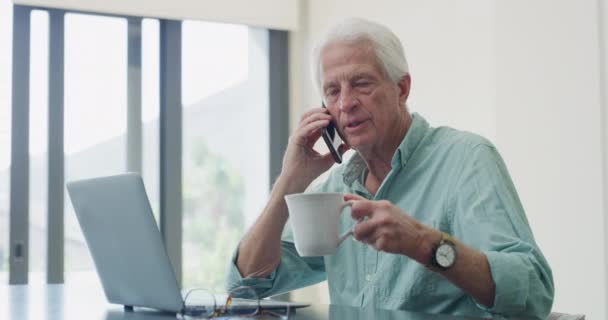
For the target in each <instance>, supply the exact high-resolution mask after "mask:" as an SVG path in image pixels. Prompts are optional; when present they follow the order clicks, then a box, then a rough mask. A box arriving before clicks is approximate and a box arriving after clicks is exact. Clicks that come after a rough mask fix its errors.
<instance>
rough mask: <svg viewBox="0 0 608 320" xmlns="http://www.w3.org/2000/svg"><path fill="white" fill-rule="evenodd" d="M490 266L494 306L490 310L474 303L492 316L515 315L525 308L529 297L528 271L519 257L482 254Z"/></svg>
mask: <svg viewBox="0 0 608 320" xmlns="http://www.w3.org/2000/svg"><path fill="white" fill-rule="evenodd" d="M484 254H485V255H486V257H487V259H488V264H489V266H490V273H491V275H492V280H493V281H494V287H495V289H494V290H495V293H494V305H493V306H492V307H490V308H488V307H486V306H484V305H481V304H480V303H477V301H475V304H476V305H477V306H478V307H479V308H480V309H482V310H484V311H487V312H490V313H492V314H497V315H500V314H517V313H519V312H521V311H523V310H524V309H525V307H526V301H527V299H528V297H529V295H530V293H529V291H530V284H529V281H528V280H529V276H524V274H527V273H528V271H529V266H528V265H526V264H525V263H524V262H523V261H521V260H520V259H519V257H514V256H513V254H506V253H501V252H496V251H486V252H484Z"/></svg>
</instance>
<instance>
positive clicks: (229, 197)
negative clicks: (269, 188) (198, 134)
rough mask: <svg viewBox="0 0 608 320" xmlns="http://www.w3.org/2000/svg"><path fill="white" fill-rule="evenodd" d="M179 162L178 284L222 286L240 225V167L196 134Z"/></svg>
mask: <svg viewBox="0 0 608 320" xmlns="http://www.w3.org/2000/svg"><path fill="white" fill-rule="evenodd" d="M191 150H193V152H192V153H191V154H190V155H189V157H188V159H186V160H185V162H184V181H183V183H184V185H183V191H184V202H183V203H184V208H183V212H184V216H183V228H184V239H183V243H184V244H183V246H184V257H183V261H184V273H183V274H184V283H183V287H184V288H192V287H202V288H207V289H210V290H213V291H216V292H222V291H224V276H225V274H226V268H227V266H228V263H229V261H230V258H231V255H232V253H233V250H234V248H235V247H236V245H237V243H238V241H239V240H240V237H241V236H242V234H243V229H244V214H243V192H244V185H243V181H242V178H241V173H240V172H239V170H238V169H237V168H235V167H234V166H232V165H231V164H230V162H229V161H227V159H226V158H224V157H222V156H221V155H219V154H216V153H213V152H212V151H211V150H209V148H208V147H207V145H206V143H205V142H204V141H203V140H197V141H196V142H195V144H194V146H193V148H192V149H191Z"/></svg>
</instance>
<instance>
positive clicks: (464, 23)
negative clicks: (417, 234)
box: [291, 0, 606, 319]
mask: <svg viewBox="0 0 608 320" xmlns="http://www.w3.org/2000/svg"><path fill="white" fill-rule="evenodd" d="M601 1H603V0H601ZM303 2H304V4H301V6H302V8H301V14H302V15H301V19H300V21H301V22H302V24H301V25H300V29H299V33H298V35H297V36H296V37H295V38H294V39H293V40H294V41H293V43H292V56H291V57H292V68H294V69H293V71H294V72H295V74H294V75H292V96H291V98H292V106H293V110H292V115H293V116H292V121H291V124H292V128H293V126H295V124H296V123H297V119H298V116H299V114H300V113H301V112H302V111H303V110H305V109H306V108H308V107H310V106H312V105H316V103H315V102H316V101H318V94H317V93H316V92H315V90H314V88H313V87H312V85H311V84H310V73H309V70H308V63H309V61H308V53H309V51H310V43H314V42H315V41H316V40H317V39H319V38H320V36H321V34H322V32H323V30H325V29H326V28H327V27H328V26H329V25H331V24H332V23H333V22H335V21H336V20H338V19H341V18H344V17H348V16H360V17H364V18H368V19H371V20H375V21H378V22H381V23H383V24H385V25H387V26H388V27H389V28H391V29H393V30H394V31H395V32H396V33H397V35H398V36H399V37H400V38H401V39H402V41H403V43H404V47H405V50H406V54H407V56H408V60H409V63H410V69H411V71H412V78H413V88H412V93H411V100H410V109H411V110H413V111H417V112H420V113H421V114H423V115H424V116H425V117H427V119H429V121H430V122H431V123H432V124H434V125H449V126H453V127H456V128H460V129H465V130H469V131H473V132H477V133H480V134H482V135H484V136H486V137H488V138H489V139H491V140H492V141H494V142H495V143H496V144H497V146H498V148H499V150H500V151H501V153H502V155H503V157H504V158H505V161H506V162H507V165H508V167H509V169H510V172H511V175H512V178H513V180H514V182H515V184H516V186H517V188H518V191H519V194H520V197H521V199H522V202H523V203H524V207H525V208H526V211H527V215H528V218H529V221H530V224H531V225H532V228H533V230H534V233H535V236H536V240H537V242H538V243H539V245H540V246H541V248H542V249H543V251H544V253H545V255H546V257H547V259H548V260H549V262H550V264H551V266H552V268H553V272H554V278H555V284H556V297H555V304H554V310H560V311H562V312H572V313H585V314H586V315H587V316H588V318H589V319H605V318H606V310H605V304H606V265H605V251H606V244H605V241H606V240H605V231H606V230H605V224H604V214H603V212H604V209H603V207H602V204H603V200H604V199H603V196H604V190H603V181H602V173H603V171H602V168H603V163H602V151H604V150H605V147H604V146H603V144H602V141H603V140H602V136H601V134H602V131H601V125H602V118H601V117H602V115H603V113H602V112H601V110H602V109H601V104H600V97H601V91H600V56H599V51H598V50H599V47H600V43H599V39H600V35H598V30H599V21H598V20H599V18H598V16H599V13H598V3H597V1H595V0H561V1H555V0H535V1H529V0H527V1H526V0H509V1H504V0H503V1H498V0H494V1H488V0H458V1H454V0H433V1H424V2H423V1H413V0H408V1H398V0H383V1H374V2H370V1H363V0H350V1H346V0H331V1H327V0H308V1H303ZM295 51H297V52H295ZM303 65H304V66H305V67H302V66H303ZM319 290H320V291H321V292H320V293H319V292H315V293H314V294H315V297H319V296H320V297H321V298H320V299H321V300H324V299H327V295H326V294H325V293H324V292H322V291H323V290H326V289H325V288H321V289H317V291H319ZM307 293H308V294H310V290H309V291H304V294H307ZM302 294H303V293H302V292H300V293H298V295H296V297H300V298H303V299H309V300H310V298H309V297H306V296H303V295H302Z"/></svg>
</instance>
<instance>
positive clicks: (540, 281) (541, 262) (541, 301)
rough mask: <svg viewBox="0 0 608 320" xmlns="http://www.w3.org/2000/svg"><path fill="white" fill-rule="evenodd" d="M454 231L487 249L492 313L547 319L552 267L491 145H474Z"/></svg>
mask: <svg viewBox="0 0 608 320" xmlns="http://www.w3.org/2000/svg"><path fill="white" fill-rule="evenodd" d="M453 194H454V198H453V202H452V206H450V207H451V211H452V219H453V226H454V227H453V228H454V230H452V232H453V233H454V236H455V237H456V238H458V239H460V240H461V241H462V242H464V243H465V244H467V245H469V246H471V247H473V248H476V249H478V250H480V251H481V252H483V253H484V254H485V255H486V257H487V259H488V263H489V267H490V272H491V275H492V279H493V281H494V284H495V297H494V305H493V306H492V307H491V308H485V307H483V306H481V305H479V304H478V306H479V308H482V309H484V310H485V311H488V312H491V313H493V314H500V315H504V316H520V317H525V318H531V319H546V318H547V315H548V314H549V313H550V311H551V306H552V304H553V295H554V287H553V276H552V273H551V268H550V267H549V264H548V263H547V261H546V259H545V257H544V256H543V254H542V252H541V251H540V249H539V248H538V246H537V244H536V242H535V240H534V237H533V235H532V231H531V229H530V226H529V224H528V221H527V218H526V215H525V213H524V209H523V207H522V205H521V202H520V200H519V198H518V195H517V192H516V190H515V187H514V185H513V183H512V181H511V178H510V177H509V173H508V171H507V169H506V166H505V164H504V162H503V160H502V158H501V157H500V155H499V154H498V152H497V150H496V149H495V148H494V147H493V146H492V145H489V144H479V145H477V146H475V147H472V150H471V152H469V153H467V156H466V159H465V160H464V162H463V167H462V171H461V176H460V178H459V179H458V182H457V183H456V185H455V190H454V193H453Z"/></svg>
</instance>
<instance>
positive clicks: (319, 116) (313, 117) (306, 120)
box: [299, 112, 332, 127]
mask: <svg viewBox="0 0 608 320" xmlns="http://www.w3.org/2000/svg"><path fill="white" fill-rule="evenodd" d="M321 119H327V120H331V119H332V118H331V116H330V115H329V114H327V113H320V112H317V113H313V114H311V115H310V116H308V117H306V118H304V119H302V121H300V124H299V126H300V127H303V126H306V125H308V124H309V123H312V122H314V121H317V120H321Z"/></svg>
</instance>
